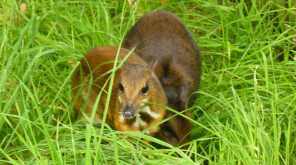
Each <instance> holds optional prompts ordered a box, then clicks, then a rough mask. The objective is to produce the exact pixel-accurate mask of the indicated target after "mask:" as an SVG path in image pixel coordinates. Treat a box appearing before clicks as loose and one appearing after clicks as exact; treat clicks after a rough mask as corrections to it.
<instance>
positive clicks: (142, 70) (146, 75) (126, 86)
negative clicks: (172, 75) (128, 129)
mask: <svg viewBox="0 0 296 165" xmlns="http://www.w3.org/2000/svg"><path fill="white" fill-rule="evenodd" d="M156 62H157V61H156V59H155V60H154V61H153V62H151V63H150V64H148V66H147V67H145V66H143V65H140V64H127V62H125V63H124V64H123V66H122V67H121V73H120V80H119V83H118V92H119V94H118V100H119V103H120V105H121V106H120V107H121V112H122V115H123V117H124V118H125V119H132V118H134V117H135V115H137V114H138V113H139V110H140V109H141V108H142V107H143V106H145V104H144V102H148V101H149V100H150V97H151V95H150V94H151V91H152V90H154V88H153V84H152V81H151V79H152V78H153V71H154V67H155V65H156Z"/></svg>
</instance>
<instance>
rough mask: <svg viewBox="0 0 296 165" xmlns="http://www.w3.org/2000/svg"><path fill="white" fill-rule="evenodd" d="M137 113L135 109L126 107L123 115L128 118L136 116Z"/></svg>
mask: <svg viewBox="0 0 296 165" xmlns="http://www.w3.org/2000/svg"><path fill="white" fill-rule="evenodd" d="M134 116H135V113H134V112H133V110H131V108H125V109H124V110H123V117H124V118H126V119H132V118H134Z"/></svg>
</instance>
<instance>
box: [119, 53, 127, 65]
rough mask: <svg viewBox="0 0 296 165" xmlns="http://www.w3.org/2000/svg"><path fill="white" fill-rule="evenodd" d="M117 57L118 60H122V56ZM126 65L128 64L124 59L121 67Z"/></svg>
mask: <svg viewBox="0 0 296 165" xmlns="http://www.w3.org/2000/svg"><path fill="white" fill-rule="evenodd" d="M118 58H119V60H120V61H122V60H123V58H122V57H121V56H120V55H119V56H118ZM127 66H128V63H127V62H126V61H124V62H123V64H122V67H127Z"/></svg>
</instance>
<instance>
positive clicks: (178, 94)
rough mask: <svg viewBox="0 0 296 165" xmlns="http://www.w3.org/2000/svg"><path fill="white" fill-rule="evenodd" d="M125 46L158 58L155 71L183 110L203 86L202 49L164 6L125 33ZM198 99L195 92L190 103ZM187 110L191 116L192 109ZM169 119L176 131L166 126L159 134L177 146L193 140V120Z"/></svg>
mask: <svg viewBox="0 0 296 165" xmlns="http://www.w3.org/2000/svg"><path fill="white" fill-rule="evenodd" d="M123 47H125V48H128V49H133V48H134V47H136V49H135V52H136V53H137V54H138V55H139V56H140V57H141V58H142V59H144V60H145V61H147V62H150V61H151V60H153V59H154V58H157V60H158V61H159V65H158V66H156V68H155V74H156V75H157V77H158V78H159V80H160V82H161V83H162V85H163V88H164V90H165V92H166V95H167V98H168V105H169V106H170V107H171V108H173V109H175V110H177V111H179V112H180V111H182V110H184V109H186V100H187V98H188V97H189V96H190V95H191V94H192V93H193V92H195V91H197V90H198V87H199V83H200V77H201V53H200V51H199V49H198V47H197V44H196V42H195V41H194V39H193V37H192V35H191V34H190V32H189V31H188V30H187V28H186V27H185V25H184V24H183V23H182V21H181V20H180V19H179V18H178V17H177V16H176V15H174V14H172V13H169V12H165V11H161V10H159V11H156V12H149V13H147V14H146V15H144V16H143V17H142V18H140V19H139V21H138V22H137V23H136V24H135V25H134V26H133V27H132V29H131V30H130V31H129V32H128V34H127V35H126V36H125V39H124V41H123ZM195 100H196V95H193V97H190V100H189V102H188V105H189V106H192V105H193V103H194V101H195ZM185 114H186V115H187V116H188V117H191V114H190V113H189V112H186V113H185ZM171 115H174V113H172V112H169V111H167V114H166V116H167V117H169V116H171ZM168 122H169V125H170V128H171V129H172V131H173V134H175V135H174V136H171V135H169V134H168V132H167V131H165V130H166V129H165V128H164V129H163V130H162V131H161V132H160V134H159V137H161V139H163V140H164V141H166V142H169V143H171V144H172V145H175V146H176V145H177V144H178V143H181V144H183V143H186V142H188V141H189V140H190V135H189V134H188V133H189V132H190V131H191V129H192V123H191V122H190V121H188V120H187V119H185V118H183V117H180V116H177V117H175V118H173V119H171V120H169V121H168ZM176 136H177V138H176ZM180 140H181V141H180Z"/></svg>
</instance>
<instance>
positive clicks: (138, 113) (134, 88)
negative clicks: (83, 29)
mask: <svg viewBox="0 0 296 165" xmlns="http://www.w3.org/2000/svg"><path fill="white" fill-rule="evenodd" d="M117 51H118V48H117V47H111V46H109V47H97V48H95V49H93V50H92V51H90V52H89V53H88V54H87V55H86V56H85V59H82V60H81V69H80V70H79V69H78V70H77V72H76V73H75V74H74V76H73V79H72V84H73V87H74V96H73V101H74V102H75V105H74V109H75V110H76V112H77V118H79V119H81V120H85V121H86V119H85V118H84V116H85V115H83V114H81V113H79V112H83V113H85V114H86V116H87V117H89V116H90V115H91V113H92V111H93V107H94V103H95V100H96V99H97V96H98V95H99V94H100V92H101V90H103V89H102V87H103V86H104V84H105V82H106V81H107V79H108V77H109V76H110V73H109V74H106V72H108V71H110V70H111V69H112V68H113V65H114V62H112V63H110V62H109V63H106V62H108V61H112V60H115V58H116V54H117ZM128 53H129V50H127V49H120V53H119V55H120V56H121V57H125V56H126V55H127V54H128ZM104 63H105V64H104ZM128 63H129V64H128ZM155 65H156V60H155V61H152V62H151V63H150V64H149V65H147V64H146V62H144V61H143V60H142V59H141V58H139V57H138V56H137V55H136V54H135V53H132V54H131V55H130V56H129V57H128V59H127V62H125V63H124V64H123V66H122V68H121V69H119V70H117V71H116V74H115V77H114V84H113V87H112V95H111V100H110V105H109V109H108V114H107V119H106V121H107V123H108V124H109V125H111V126H112V127H113V128H114V129H116V130H119V131H135V132H141V131H142V130H144V129H146V128H148V127H150V126H152V125H153V124H155V123H157V122H159V121H161V120H162V119H163V118H164V117H165V114H166V109H164V108H161V107H159V106H155V105H148V104H145V102H153V103H157V104H161V105H166V104H167V99H166V96H165V92H164V90H163V88H162V86H161V84H160V82H159V80H158V79H157V77H156V75H155V74H154V73H153V70H154V67H155ZM90 75H92V76H93V81H92V82H91V81H90V77H91V76H90ZM81 84H82V85H81ZM89 84H91V88H90V89H89V87H90V85H89ZM105 89H106V90H107V89H108V85H107V87H106V88H105ZM88 91H89V96H88ZM106 99H107V92H106V91H103V93H102V95H101V98H100V101H99V104H98V108H97V109H96V114H95V118H94V122H96V123H100V121H101V120H102V115H103V113H104V108H105V104H106ZM159 128H160V126H159V125H158V126H155V127H153V128H151V129H150V130H148V131H147V132H146V134H148V135H150V136H154V134H155V133H157V132H158V131H159Z"/></svg>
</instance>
